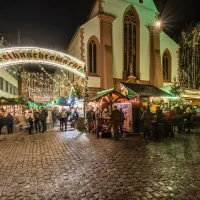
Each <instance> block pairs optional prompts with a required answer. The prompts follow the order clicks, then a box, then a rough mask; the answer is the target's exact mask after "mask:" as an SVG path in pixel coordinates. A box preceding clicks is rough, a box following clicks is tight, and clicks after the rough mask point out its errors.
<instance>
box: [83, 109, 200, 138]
mask: <svg viewBox="0 0 200 200" xmlns="http://www.w3.org/2000/svg"><path fill="white" fill-rule="evenodd" d="M86 117H87V120H88V132H89V133H90V132H92V133H93V134H95V135H96V136H97V138H99V135H100V133H102V134H103V133H104V125H107V126H106V127H107V128H106V132H107V133H109V132H110V131H111V127H112V130H113V133H114V138H115V140H119V138H120V136H123V125H124V120H125V117H124V113H123V111H122V109H118V108H117V106H114V107H113V111H112V114H111V115H109V114H108V112H107V110H106V109H105V110H104V111H103V112H102V111H101V110H100V109H99V108H97V110H96V111H94V108H93V107H91V108H90V110H89V111H88V112H87V114H86ZM107 119H109V122H110V123H109V124H108V123H107V122H106V121H107ZM136 121H137V122H136ZM135 123H137V124H136V126H138V130H139V132H143V133H144V141H149V140H150V138H151V137H154V138H156V139H157V138H165V137H168V136H170V137H174V132H175V131H177V132H178V133H182V132H187V133H190V131H191V128H193V127H194V126H195V125H198V124H199V125H200V116H198V113H197V110H196V107H195V106H194V107H193V106H191V105H183V106H178V105H176V106H172V107H171V109H162V108H161V107H160V106H157V107H156V112H155V113H153V112H151V109H150V106H147V107H142V108H141V110H140V117H139V120H135Z"/></svg>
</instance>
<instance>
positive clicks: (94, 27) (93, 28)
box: [81, 16, 101, 88]
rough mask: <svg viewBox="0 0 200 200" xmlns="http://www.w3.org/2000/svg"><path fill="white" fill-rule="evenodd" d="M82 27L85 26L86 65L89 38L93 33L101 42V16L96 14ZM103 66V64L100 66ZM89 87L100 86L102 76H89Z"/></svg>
mask: <svg viewBox="0 0 200 200" xmlns="http://www.w3.org/2000/svg"><path fill="white" fill-rule="evenodd" d="M81 28H84V49H85V51H84V58H85V62H86V66H88V55H87V54H88V50H87V45H88V40H89V39H90V37H92V36H93V35H94V36H96V37H97V39H98V40H99V42H100V21H99V17H98V16H96V17H94V18H93V19H91V20H90V21H88V22H87V23H85V24H83V25H82V26H81ZM100 67H101V66H100ZM88 87H95V88H100V78H99V77H88Z"/></svg>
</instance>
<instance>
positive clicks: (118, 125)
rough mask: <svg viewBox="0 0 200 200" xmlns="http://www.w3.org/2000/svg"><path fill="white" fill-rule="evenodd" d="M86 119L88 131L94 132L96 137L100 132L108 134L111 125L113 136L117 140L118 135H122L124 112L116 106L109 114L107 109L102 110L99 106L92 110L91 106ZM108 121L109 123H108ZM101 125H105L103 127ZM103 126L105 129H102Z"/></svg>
mask: <svg viewBox="0 0 200 200" xmlns="http://www.w3.org/2000/svg"><path fill="white" fill-rule="evenodd" d="M86 117H87V120H88V132H89V133H90V132H92V133H93V134H96V136H97V139H99V137H100V133H105V134H109V133H110V131H111V130H110V129H111V126H112V127H113V132H114V138H115V140H119V138H120V135H121V137H122V136H123V127H122V126H123V123H124V120H125V118H124V113H123V112H122V110H121V109H120V110H119V109H118V108H117V106H114V107H113V111H112V113H111V116H109V114H108V111H107V109H104V111H103V112H102V111H101V110H100V109H99V108H97V110H96V111H94V108H93V107H91V108H90V110H89V111H88V112H87V114H86ZM108 121H110V122H111V123H109V122H108ZM103 125H107V126H106V127H104V126H103ZM104 128H105V129H104Z"/></svg>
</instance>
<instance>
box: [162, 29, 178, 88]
mask: <svg viewBox="0 0 200 200" xmlns="http://www.w3.org/2000/svg"><path fill="white" fill-rule="evenodd" d="M160 41H161V43H160V51H161V58H162V55H163V53H164V51H165V50H166V49H168V50H169V52H170V54H171V56H172V72H171V78H172V80H171V81H172V82H173V78H174V76H176V77H177V75H178V74H177V70H178V54H177V51H178V50H179V45H178V44H176V43H175V42H174V41H173V40H172V39H171V38H170V37H169V36H168V35H166V34H165V33H164V32H162V33H161V34H160ZM161 61H162V60H161ZM164 85H169V84H167V83H165V84H164Z"/></svg>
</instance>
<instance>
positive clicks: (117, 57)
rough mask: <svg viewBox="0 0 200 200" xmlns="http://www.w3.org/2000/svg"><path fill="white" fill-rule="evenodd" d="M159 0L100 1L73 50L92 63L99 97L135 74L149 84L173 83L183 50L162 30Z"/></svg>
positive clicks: (90, 80)
mask: <svg viewBox="0 0 200 200" xmlns="http://www.w3.org/2000/svg"><path fill="white" fill-rule="evenodd" d="M157 13H158V10H157V9H156V6H155V5H154V2H153V0H96V1H95V2H94V5H93V7H92V10H91V13H90V15H89V18H88V20H87V21H86V22H85V24H83V25H81V26H80V27H79V28H78V29H77V32H76V33H75V35H74V37H73V39H72V40H71V42H70V44H69V46H68V49H67V52H68V53H69V54H71V55H72V56H75V57H77V58H79V59H81V60H82V61H84V62H85V63H86V70H87V75H88V87H89V88H90V92H91V93H94V92H95V91H98V90H99V89H100V88H101V89H108V88H112V87H114V86H115V85H116V84H117V83H118V82H120V81H126V80H127V78H128V77H129V76H135V77H136V78H137V79H138V80H140V81H141V82H142V83H144V84H152V85H154V86H156V87H163V86H166V85H169V84H171V82H172V81H173V77H174V76H177V71H178V68H179V66H178V65H179V56H178V50H179V46H178V45H177V44H176V43H175V42H174V41H173V40H172V39H171V38H170V37H169V36H168V35H166V34H165V33H164V32H163V31H162V29H161V27H160V26H156V17H157Z"/></svg>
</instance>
